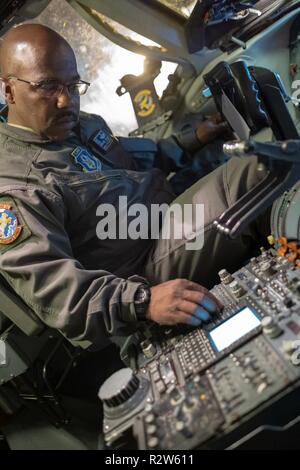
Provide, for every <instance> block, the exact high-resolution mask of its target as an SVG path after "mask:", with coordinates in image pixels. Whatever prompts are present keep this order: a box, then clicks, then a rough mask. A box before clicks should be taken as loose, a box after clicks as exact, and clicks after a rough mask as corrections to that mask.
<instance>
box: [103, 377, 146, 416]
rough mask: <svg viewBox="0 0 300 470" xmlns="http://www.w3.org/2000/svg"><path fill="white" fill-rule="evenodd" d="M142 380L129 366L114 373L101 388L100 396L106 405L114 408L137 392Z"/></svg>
mask: <svg viewBox="0 0 300 470" xmlns="http://www.w3.org/2000/svg"><path fill="white" fill-rule="evenodd" d="M139 386H140V381H139V379H138V377H137V376H136V375H134V373H133V371H132V370H131V369H129V368H126V369H120V370H118V371H117V372H115V373H114V374H112V375H111V376H110V377H109V378H108V379H107V380H106V381H105V382H104V384H103V385H102V387H101V388H100V390H99V398H100V400H102V401H103V404H104V405H105V407H108V408H114V407H117V406H120V405H123V403H125V402H127V401H128V400H129V399H130V398H132V397H133V396H134V395H135V393H136V392H137V390H138V388H139Z"/></svg>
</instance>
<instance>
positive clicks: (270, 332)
mask: <svg viewBox="0 0 300 470" xmlns="http://www.w3.org/2000/svg"><path fill="white" fill-rule="evenodd" d="M261 325H262V329H263V332H264V334H265V335H267V336H269V337H270V338H277V336H280V335H281V333H282V329H281V328H280V326H279V325H278V323H276V322H275V320H274V319H273V318H272V317H270V316H267V317H264V318H263V319H262V321H261Z"/></svg>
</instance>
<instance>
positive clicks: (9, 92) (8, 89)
mask: <svg viewBox="0 0 300 470" xmlns="http://www.w3.org/2000/svg"><path fill="white" fill-rule="evenodd" d="M1 87H2V90H1V91H2V94H3V96H4V97H5V100H6V103H8V104H14V103H15V97H14V89H13V86H12V85H11V84H10V83H9V82H7V81H4V80H3V81H2V85H1Z"/></svg>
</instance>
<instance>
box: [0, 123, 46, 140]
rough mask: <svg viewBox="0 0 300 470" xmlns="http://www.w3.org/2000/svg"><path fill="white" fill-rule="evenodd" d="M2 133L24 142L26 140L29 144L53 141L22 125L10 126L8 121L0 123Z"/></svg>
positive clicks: (0, 132)
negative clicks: (23, 127) (21, 126)
mask: <svg viewBox="0 0 300 470" xmlns="http://www.w3.org/2000/svg"><path fill="white" fill-rule="evenodd" d="M0 134H2V135H6V136H7V137H11V138H13V139H16V140H21V141H22V142H26V143H29V144H31V143H32V144H35V143H38V144H41V143H49V142H52V141H51V140H50V139H47V138H45V137H41V136H39V135H38V134H35V133H34V132H31V131H29V130H28V131H27V130H26V129H22V128H20V127H15V126H10V125H9V124H7V123H1V124H0Z"/></svg>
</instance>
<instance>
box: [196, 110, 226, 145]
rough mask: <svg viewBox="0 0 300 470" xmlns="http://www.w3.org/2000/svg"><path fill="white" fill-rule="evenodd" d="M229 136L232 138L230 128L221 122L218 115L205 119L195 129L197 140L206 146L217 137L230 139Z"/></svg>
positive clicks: (224, 122)
mask: <svg viewBox="0 0 300 470" xmlns="http://www.w3.org/2000/svg"><path fill="white" fill-rule="evenodd" d="M229 135H231V137H232V132H231V130H230V127H229V125H228V124H227V122H226V121H222V117H221V115H220V114H215V115H214V116H210V117H207V118H206V119H205V120H204V121H203V122H201V124H200V125H199V126H198V128H197V129H196V136H197V139H198V140H199V141H200V142H201V144H202V145H206V144H208V143H209V142H212V141H214V140H215V139H217V138H218V137H224V138H225V137H226V138H231V137H229Z"/></svg>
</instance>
